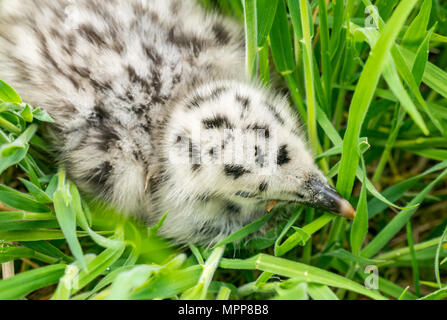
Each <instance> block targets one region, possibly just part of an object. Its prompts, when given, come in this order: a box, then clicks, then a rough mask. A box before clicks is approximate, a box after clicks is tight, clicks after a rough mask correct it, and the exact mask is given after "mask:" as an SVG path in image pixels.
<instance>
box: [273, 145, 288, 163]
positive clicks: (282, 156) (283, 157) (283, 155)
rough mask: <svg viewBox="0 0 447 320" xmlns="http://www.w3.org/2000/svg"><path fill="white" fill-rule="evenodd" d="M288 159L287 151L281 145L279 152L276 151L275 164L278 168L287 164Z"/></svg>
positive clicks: (284, 146) (285, 147) (285, 146)
mask: <svg viewBox="0 0 447 320" xmlns="http://www.w3.org/2000/svg"><path fill="white" fill-rule="evenodd" d="M289 161H290V158H289V152H288V151H287V145H285V144H284V145H282V146H281V147H280V148H279V150H278V158H277V160H276V163H277V164H278V165H279V166H282V165H284V164H286V163H289Z"/></svg>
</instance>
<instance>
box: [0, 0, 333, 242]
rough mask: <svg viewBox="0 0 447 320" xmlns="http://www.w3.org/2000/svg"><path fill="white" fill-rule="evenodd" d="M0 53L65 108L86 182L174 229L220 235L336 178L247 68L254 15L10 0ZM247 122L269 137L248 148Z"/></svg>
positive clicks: (193, 235)
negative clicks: (246, 33) (239, 18)
mask: <svg viewBox="0 0 447 320" xmlns="http://www.w3.org/2000/svg"><path fill="white" fill-rule="evenodd" d="M0 65H1V66H2V69H1V70H0V78H2V79H3V80H5V81H8V82H9V83H11V84H12V85H13V86H14V87H15V88H16V89H17V91H18V92H20V93H21V95H22V96H23V98H24V100H26V101H27V102H29V103H32V104H34V105H38V106H42V107H44V108H46V110H48V112H49V113H50V114H51V116H52V117H53V118H54V119H55V124H54V125H53V126H52V127H51V128H50V129H51V131H50V134H49V137H50V139H51V142H52V146H53V147H54V149H55V151H56V154H57V157H58V160H59V161H60V162H61V163H62V164H63V165H64V166H65V167H66V169H67V172H68V174H69V176H70V178H71V179H72V180H73V181H74V182H75V183H76V184H77V185H78V186H79V187H80V188H81V190H82V191H83V192H85V193H88V194H91V195H95V196H97V197H99V198H101V199H103V200H106V201H108V202H110V203H112V204H114V205H115V206H117V207H118V208H119V209H120V210H122V211H124V212H126V213H129V214H133V215H137V216H139V217H142V218H143V219H144V220H146V221H147V222H148V223H154V222H156V221H158V219H160V217H161V216H162V215H163V214H164V213H165V212H169V213H168V217H167V220H166V221H165V223H164V224H163V227H162V229H161V230H160V231H161V233H162V234H163V235H164V236H166V237H168V238H171V239H173V241H174V242H177V243H186V242H196V243H205V244H209V243H212V242H215V241H217V240H219V239H221V238H222V237H224V236H226V235H228V234H230V233H232V232H234V231H235V230H237V229H238V228H240V227H242V226H243V225H245V224H247V223H249V222H251V221H253V220H255V219H257V218H259V217H261V216H262V215H264V214H266V203H267V202H268V201H270V200H272V199H280V200H283V201H297V199H298V200H303V201H304V200H305V199H306V198H309V197H311V196H312V195H310V194H308V193H306V190H307V189H306V187H305V184H306V181H308V179H309V177H314V178H315V177H317V179H320V180H322V181H325V178H324V177H323V175H322V174H321V173H320V171H319V170H318V169H317V168H316V166H315V165H314V162H313V159H312V156H311V154H310V153H309V152H308V151H307V148H306V145H305V142H304V140H303V138H302V137H301V130H300V128H299V127H298V124H297V123H298V122H297V118H296V116H295V114H294V113H293V112H292V111H291V108H290V106H289V104H288V101H287V99H286V98H284V97H280V96H277V95H275V94H272V93H271V92H270V90H269V89H268V88H265V87H263V86H260V85H258V84H256V83H253V82H251V81H249V80H247V79H246V78H245V77H244V39H243V30H242V29H241V27H240V26H239V25H238V24H237V23H236V22H234V21H233V20H231V19H229V18H225V17H222V16H220V15H217V14H214V13H209V12H205V11H204V10H203V9H202V8H201V7H199V6H198V5H196V4H195V2H194V1H192V0H181V1H180V0H163V1H159V0H109V1H103V0H77V1H68V0H57V1H55V0H20V1H16V0H3V1H1V2H0ZM198 130H200V135H194V132H196V131H198ZM235 130H236V131H235ZM237 130H239V132H240V131H241V130H242V131H243V132H252V133H249V134H248V136H253V135H254V134H255V133H256V132H259V130H261V131H262V132H263V133H264V136H265V137H264V138H265V139H267V140H268V141H269V143H267V144H264V145H256V143H255V145H248V146H244V147H243V149H241V150H240V151H241V152H242V154H244V155H252V157H251V160H249V161H248V162H244V163H241V162H238V161H235V160H234V155H235V154H236V153H237V152H236V151H235V150H234V149H232V148H230V147H229V145H231V146H234V145H236V146H237V143H233V144H232V143H231V141H232V139H234V132H238V131H237ZM250 130H251V131H250ZM222 141H224V142H222ZM265 146H267V147H265ZM236 148H237V147H236ZM172 157H174V158H176V159H177V160H185V161H172ZM222 157H224V158H225V157H227V158H226V159H230V160H229V161H225V162H222V161H218V160H221V159H222ZM195 160H197V161H195ZM272 164H275V170H273V171H271V170H270V171H268V170H266V168H272V166H271V165H272Z"/></svg>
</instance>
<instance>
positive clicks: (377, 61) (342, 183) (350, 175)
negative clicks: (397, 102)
mask: <svg viewBox="0 0 447 320" xmlns="http://www.w3.org/2000/svg"><path fill="white" fill-rule="evenodd" d="M416 3H417V1H415V0H403V1H401V2H400V4H399V5H398V7H397V8H396V10H395V11H394V13H393V15H392V17H391V18H390V20H389V21H388V23H387V24H386V26H385V28H384V30H383V32H382V34H381V35H380V38H379V40H378V41H377V44H376V46H375V47H374V48H373V49H372V52H371V55H370V57H369V59H368V61H367V62H366V65H365V67H364V69H363V72H362V74H361V76H360V79H359V82H358V84H357V88H356V90H355V92H354V97H353V98H352V102H351V107H350V114H349V118H348V128H347V131H346V134H345V139H344V142H343V154H342V158H341V163H340V171H339V179H338V181H337V187H338V190H339V192H340V193H341V194H342V195H343V196H345V197H348V198H349V197H350V194H351V191H352V187H353V185H354V179H355V174H356V170H357V166H358V160H359V150H358V148H357V142H358V139H359V137H360V130H361V127H362V124H363V120H364V118H365V115H366V112H367V111H368V108H369V105H370V103H371V101H372V98H373V95H374V90H375V88H376V86H377V83H378V82H379V78H380V75H381V73H382V71H383V68H384V67H385V64H386V61H387V57H388V55H389V54H390V52H391V48H392V46H393V44H394V41H395V40H396V38H397V36H398V35H399V31H400V29H401V28H402V26H403V24H404V23H405V21H406V19H407V17H408V15H409V14H410V12H411V10H412V9H413V7H414V6H415V5H416Z"/></svg>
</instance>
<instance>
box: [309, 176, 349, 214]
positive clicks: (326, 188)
mask: <svg viewBox="0 0 447 320" xmlns="http://www.w3.org/2000/svg"><path fill="white" fill-rule="evenodd" d="M309 187H310V188H311V189H312V191H313V192H312V193H313V194H314V197H313V199H312V200H311V201H310V203H308V205H309V206H311V207H314V208H316V209H322V210H326V211H330V212H332V213H335V214H337V215H340V216H342V217H345V218H347V219H350V220H352V219H354V217H355V210H354V208H353V207H352V206H351V204H350V203H349V202H348V201H347V200H346V199H344V198H343V197H342V196H341V195H340V194H339V193H338V192H337V191H336V190H335V189H334V188H332V187H331V186H330V185H329V184H327V183H322V182H321V181H317V180H313V181H309Z"/></svg>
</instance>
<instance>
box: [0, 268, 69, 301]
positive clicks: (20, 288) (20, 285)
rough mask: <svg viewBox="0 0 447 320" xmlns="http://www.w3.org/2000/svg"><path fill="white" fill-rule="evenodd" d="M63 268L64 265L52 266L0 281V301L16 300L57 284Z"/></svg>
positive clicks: (62, 273)
mask: <svg viewBox="0 0 447 320" xmlns="http://www.w3.org/2000/svg"><path fill="white" fill-rule="evenodd" d="M65 267H66V265H64V264H54V265H51V266H47V267H41V268H38V269H34V270H31V271H26V272H23V273H19V274H17V275H15V276H14V277H12V278H9V279H6V280H0V300H17V299H20V298H23V297H24V296H26V295H27V294H29V293H31V292H33V291H35V290H37V289H40V288H43V287H46V286H49V285H52V284H54V283H57V282H58V281H59V279H60V278H61V277H62V276H63V275H64V270H65Z"/></svg>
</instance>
